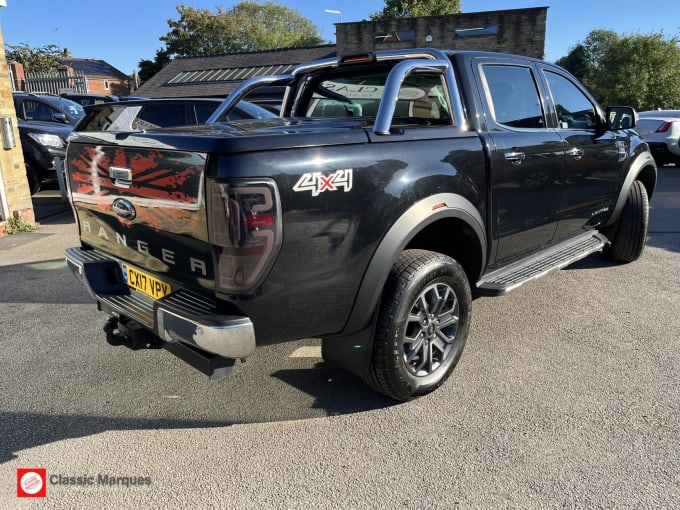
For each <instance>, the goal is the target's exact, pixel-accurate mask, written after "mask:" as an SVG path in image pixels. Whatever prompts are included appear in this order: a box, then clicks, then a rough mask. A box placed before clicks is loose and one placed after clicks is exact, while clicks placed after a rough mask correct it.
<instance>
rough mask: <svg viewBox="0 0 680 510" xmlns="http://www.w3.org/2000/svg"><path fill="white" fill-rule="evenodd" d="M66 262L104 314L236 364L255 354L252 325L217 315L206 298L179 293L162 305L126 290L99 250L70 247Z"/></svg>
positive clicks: (243, 319)
mask: <svg viewBox="0 0 680 510" xmlns="http://www.w3.org/2000/svg"><path fill="white" fill-rule="evenodd" d="M66 262H67V264H68V266H69V268H70V269H71V271H72V272H73V274H74V275H75V276H76V277H77V278H78V279H79V280H80V281H81V282H82V283H83V285H85V287H86V288H87V290H88V292H89V293H90V294H91V295H92V296H93V297H94V298H95V299H96V300H97V302H98V303H99V307H100V308H101V309H102V310H103V311H105V312H108V313H111V314H114V315H119V316H123V317H127V318H131V319H134V320H135V321H137V322H139V323H140V324H142V325H144V326H145V327H146V328H148V329H149V330H150V331H152V332H153V333H154V334H155V335H157V336H158V337H159V338H160V339H162V340H164V341H165V342H169V343H173V342H180V343H183V344H186V345H189V346H191V347H194V348H196V349H199V350H201V351H205V352H208V353H211V354H216V355H218V356H222V357H224V358H232V359H238V358H245V357H247V356H250V355H251V354H253V353H254V352H255V329H254V327H253V323H252V321H251V320H250V319H249V318H248V317H244V316H234V315H221V314H219V313H217V304H216V303H215V302H214V301H212V300H210V299H209V298H206V297H205V296H201V295H198V294H196V293H194V292H191V291H189V290H186V289H180V290H178V291H176V292H173V293H172V294H170V295H168V296H165V297H164V298H161V299H159V300H154V299H152V298H149V297H147V296H145V295H143V294H141V293H139V292H137V291H135V290H133V289H130V288H129V287H128V286H127V285H125V283H124V282H123V281H122V277H121V276H120V274H121V270H120V262H119V261H118V260H117V259H115V258H113V257H111V256H109V255H107V254H106V253H104V252H101V251H99V250H83V249H81V248H77V247H76V248H69V249H67V250H66Z"/></svg>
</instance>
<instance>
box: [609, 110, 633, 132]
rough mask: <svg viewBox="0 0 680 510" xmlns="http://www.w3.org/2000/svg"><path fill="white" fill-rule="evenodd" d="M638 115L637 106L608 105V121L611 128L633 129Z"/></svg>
mask: <svg viewBox="0 0 680 510" xmlns="http://www.w3.org/2000/svg"><path fill="white" fill-rule="evenodd" d="M637 119H638V115H637V112H636V111H635V108H631V107H630V106H609V107H607V121H608V122H609V129H610V130H616V129H632V128H634V127H635V124H636V123H637Z"/></svg>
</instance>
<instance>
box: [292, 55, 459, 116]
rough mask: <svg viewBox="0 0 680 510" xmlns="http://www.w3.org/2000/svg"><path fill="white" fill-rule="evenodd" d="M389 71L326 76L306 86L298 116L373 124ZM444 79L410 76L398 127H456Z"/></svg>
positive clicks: (421, 74)
mask: <svg viewBox="0 0 680 510" xmlns="http://www.w3.org/2000/svg"><path fill="white" fill-rule="evenodd" d="M388 74H389V68H385V69H384V70H381V71H376V70H375V67H373V68H372V69H370V70H368V69H367V70H366V73H357V72H356V69H352V70H351V71H347V70H338V72H337V73H328V72H327V73H324V75H323V76H322V77H317V78H316V79H314V80H313V81H312V82H311V83H310V84H308V85H306V87H305V89H306V90H308V91H309V90H311V93H310V92H308V93H307V96H306V97H304V98H301V101H300V102H299V105H298V107H297V110H296V111H297V115H299V116H303V117H312V118H331V117H333V118H337V117H353V118H361V119H364V120H367V121H368V122H372V121H374V120H375V117H376V115H377V113H378V108H379V106H380V101H381V99H382V97H383V95H384V91H385V83H386V81H387V76H388ZM446 94H447V92H446V87H445V84H444V79H443V77H442V76H441V75H439V74H436V73H431V72H430V73H428V72H418V73H412V74H410V75H409V76H407V77H406V79H405V80H404V82H403V83H402V86H401V88H400V91H399V96H398V100H397V104H396V108H395V112H394V117H393V125H394V126H404V127H407V126H414V127H415V126H430V125H452V123H453V118H452V115H451V113H450V111H449V106H448V100H447V97H446Z"/></svg>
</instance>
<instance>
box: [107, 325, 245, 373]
mask: <svg viewBox="0 0 680 510" xmlns="http://www.w3.org/2000/svg"><path fill="white" fill-rule="evenodd" d="M104 332H105V333H106V341H107V342H108V343H109V344H110V345H114V346H118V345H123V346H125V347H127V348H128V349H132V350H134V351H136V350H139V349H160V348H164V349H165V350H167V351H170V352H171V353H172V354H174V355H175V356H177V357H178V358H179V359H181V360H183V361H185V362H186V363H188V364H189V365H191V366H192V367H194V368H195V369H197V370H199V371H201V372H203V373H204V374H206V375H207V376H208V377H209V378H210V380H211V381H219V380H220V379H224V378H225V377H227V376H228V375H229V374H231V372H232V370H233V369H234V365H235V363H236V360H235V359H231V358H223V357H221V356H217V355H215V354H210V353H207V352H204V351H200V350H198V349H194V348H193V347H191V346H190V345H186V344H183V343H181V342H164V341H163V340H161V339H160V338H158V337H157V336H156V335H154V334H153V333H151V332H150V331H149V330H148V329H146V328H145V327H144V326H142V325H141V324H139V323H138V322H136V321H134V320H132V319H129V318H127V317H116V316H112V317H110V318H109V319H108V320H107V321H106V323H105V324H104Z"/></svg>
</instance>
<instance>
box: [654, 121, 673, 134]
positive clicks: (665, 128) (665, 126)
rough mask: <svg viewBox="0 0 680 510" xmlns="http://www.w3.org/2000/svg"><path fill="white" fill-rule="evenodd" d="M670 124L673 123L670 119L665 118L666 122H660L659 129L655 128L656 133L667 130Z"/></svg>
mask: <svg viewBox="0 0 680 510" xmlns="http://www.w3.org/2000/svg"><path fill="white" fill-rule="evenodd" d="M672 125H673V122H672V121H670V120H667V121H666V122H664V123H663V124H661V127H660V128H659V129H657V130H656V132H657V133H665V132H666V131H668V130H669V129H670V128H671V126H672Z"/></svg>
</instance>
